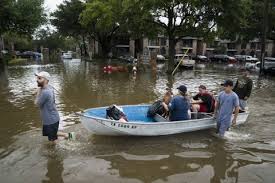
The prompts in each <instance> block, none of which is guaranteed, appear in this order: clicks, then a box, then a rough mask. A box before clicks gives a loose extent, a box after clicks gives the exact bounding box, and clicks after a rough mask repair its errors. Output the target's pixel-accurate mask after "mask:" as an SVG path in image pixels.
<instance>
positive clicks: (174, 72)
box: [172, 48, 189, 76]
mask: <svg viewBox="0 0 275 183" xmlns="http://www.w3.org/2000/svg"><path fill="white" fill-rule="evenodd" d="M188 51H189V48H188V49H187V50H186V52H185V53H184V55H183V57H182V58H181V60H180V61H179V63H178V65H177V66H176V68H175V69H174V70H173V72H172V76H173V75H174V73H175V72H176V70H177V69H178V67H179V66H180V64H181V63H182V61H183V59H184V56H185V55H186V54H187V53H188Z"/></svg>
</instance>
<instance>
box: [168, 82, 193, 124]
mask: <svg viewBox="0 0 275 183" xmlns="http://www.w3.org/2000/svg"><path fill="white" fill-rule="evenodd" d="M177 89H178V90H179V95H176V96H174V97H173V98H172V100H171V102H170V103H169V105H166V104H164V108H165V109H166V110H167V111H169V112H170V121H182V120H189V119H190V115H189V114H188V111H189V110H190V107H191V104H190V99H189V98H188V97H187V87H186V86H184V85H181V86H180V87H178V88H177Z"/></svg>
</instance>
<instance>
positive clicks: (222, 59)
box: [210, 55, 237, 64]
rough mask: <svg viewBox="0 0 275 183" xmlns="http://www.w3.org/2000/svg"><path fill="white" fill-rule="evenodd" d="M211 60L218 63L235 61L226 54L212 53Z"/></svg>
mask: <svg viewBox="0 0 275 183" xmlns="http://www.w3.org/2000/svg"><path fill="white" fill-rule="evenodd" d="M210 59H211V61H212V62H220V63H230V64H232V63H236V62H237V60H236V58H234V57H230V56H228V55H214V56H213V57H211V58H210Z"/></svg>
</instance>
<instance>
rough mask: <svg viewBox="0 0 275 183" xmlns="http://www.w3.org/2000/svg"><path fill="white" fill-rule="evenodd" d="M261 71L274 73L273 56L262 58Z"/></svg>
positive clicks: (274, 60) (274, 63) (274, 59)
mask: <svg viewBox="0 0 275 183" xmlns="http://www.w3.org/2000/svg"><path fill="white" fill-rule="evenodd" d="M263 72H264V73H265V74H275V58H273V57H265V58H264V68H263Z"/></svg>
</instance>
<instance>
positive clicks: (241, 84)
mask: <svg viewBox="0 0 275 183" xmlns="http://www.w3.org/2000/svg"><path fill="white" fill-rule="evenodd" d="M252 85H253V81H252V79H250V78H245V77H242V78H240V79H238V80H237V83H236V85H235V87H234V89H233V91H234V92H235V93H236V94H237V95H238V97H239V98H240V99H242V100H244V98H245V97H247V98H248V97H250V94H251V91H252Z"/></svg>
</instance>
